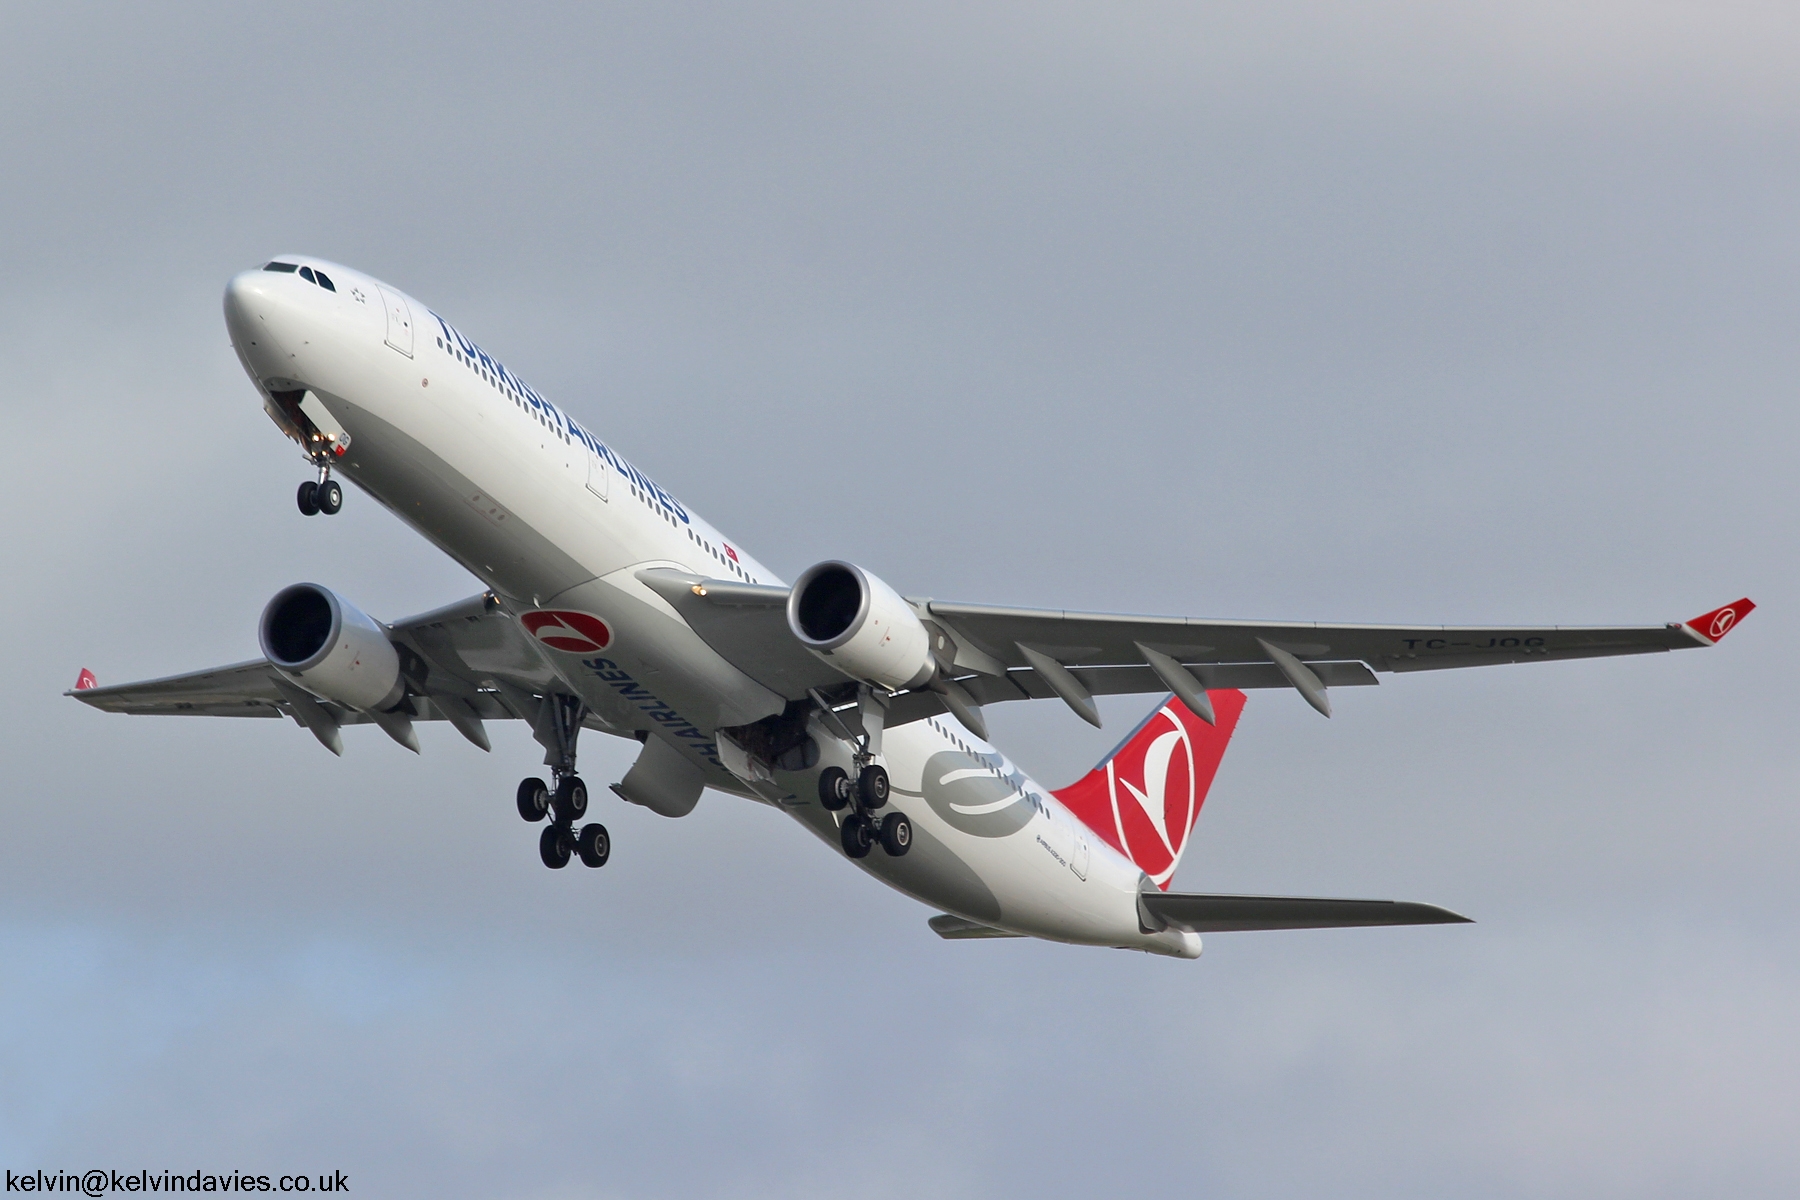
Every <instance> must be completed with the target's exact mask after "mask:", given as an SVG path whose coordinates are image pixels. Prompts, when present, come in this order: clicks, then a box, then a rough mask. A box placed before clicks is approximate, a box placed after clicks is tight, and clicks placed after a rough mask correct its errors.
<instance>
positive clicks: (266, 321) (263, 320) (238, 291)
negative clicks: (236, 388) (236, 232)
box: [225, 270, 290, 380]
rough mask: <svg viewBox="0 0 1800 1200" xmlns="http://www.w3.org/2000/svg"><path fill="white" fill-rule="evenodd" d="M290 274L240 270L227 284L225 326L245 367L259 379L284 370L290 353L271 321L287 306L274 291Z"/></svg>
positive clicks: (275, 321) (277, 319)
mask: <svg viewBox="0 0 1800 1200" xmlns="http://www.w3.org/2000/svg"><path fill="white" fill-rule="evenodd" d="M286 282H287V277H284V276H281V275H276V274H273V273H271V272H268V271H260V270H253V271H240V272H239V273H238V274H236V275H234V276H232V278H231V282H230V283H228V284H226V285H225V328H226V330H227V332H229V333H230V334H231V344H232V346H233V347H234V348H235V349H236V350H237V352H238V357H239V358H241V359H243V360H244V369H245V370H246V371H248V372H250V374H251V376H252V377H254V378H256V379H258V380H266V379H269V378H271V377H275V376H279V375H281V374H283V368H284V367H285V366H286V364H287V361H288V359H289V357H290V356H289V354H288V352H287V350H286V348H285V347H283V346H282V344H281V340H280V338H279V337H278V336H277V334H276V330H275V329H274V328H272V325H274V324H277V323H278V322H279V317H280V309H281V308H282V307H284V306H283V305H282V304H281V302H280V300H279V298H278V297H277V296H275V295H274V294H273V293H274V292H275V291H276V290H277V288H278V286H279V285H280V284H282V283H286Z"/></svg>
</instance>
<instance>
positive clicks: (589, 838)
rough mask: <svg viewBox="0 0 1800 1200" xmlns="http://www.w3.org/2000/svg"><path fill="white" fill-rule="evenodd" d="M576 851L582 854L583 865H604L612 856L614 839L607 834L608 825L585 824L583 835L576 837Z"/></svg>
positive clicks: (582, 829)
mask: <svg viewBox="0 0 1800 1200" xmlns="http://www.w3.org/2000/svg"><path fill="white" fill-rule="evenodd" d="M575 851H576V853H578V854H580V855H581V861H582V863H583V865H585V866H589V867H604V866H605V865H606V860H607V859H608V858H610V857H612V839H611V838H610V837H608V836H607V835H606V826H604V825H583V826H582V827H581V836H580V837H578V838H576V839H575Z"/></svg>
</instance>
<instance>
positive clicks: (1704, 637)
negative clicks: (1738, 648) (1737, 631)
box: [1687, 596, 1756, 646]
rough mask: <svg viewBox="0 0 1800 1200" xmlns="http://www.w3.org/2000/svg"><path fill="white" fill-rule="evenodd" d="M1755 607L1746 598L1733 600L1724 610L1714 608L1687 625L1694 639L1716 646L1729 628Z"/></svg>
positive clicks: (1729, 630)
mask: <svg viewBox="0 0 1800 1200" xmlns="http://www.w3.org/2000/svg"><path fill="white" fill-rule="evenodd" d="M1755 607H1756V605H1754V604H1752V603H1751V602H1750V597H1748V596H1746V597H1744V598H1743V599H1742V600H1734V601H1732V602H1731V603H1730V604H1727V605H1726V606H1725V607H1724V608H1715V609H1713V610H1712V611H1711V612H1709V613H1702V614H1701V615H1700V616H1697V617H1695V618H1694V619H1693V620H1691V621H1689V622H1688V623H1687V627H1688V628H1689V629H1690V630H1692V631H1693V634H1694V636H1695V637H1697V638H1699V639H1700V640H1701V641H1703V642H1705V643H1706V644H1707V645H1708V646H1716V645H1718V643H1719V639H1721V638H1723V637H1724V636H1725V635H1726V634H1727V633H1730V632H1731V627H1732V626H1733V625H1736V624H1737V623H1738V622H1739V621H1741V620H1743V619H1744V618H1745V617H1747V616H1749V615H1750V611H1751V610H1752V609H1754V608H1755Z"/></svg>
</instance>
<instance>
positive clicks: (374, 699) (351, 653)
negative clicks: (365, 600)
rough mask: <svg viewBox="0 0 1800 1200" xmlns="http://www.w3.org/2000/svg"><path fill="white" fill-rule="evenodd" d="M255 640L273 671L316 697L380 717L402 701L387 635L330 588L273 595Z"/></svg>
mask: <svg viewBox="0 0 1800 1200" xmlns="http://www.w3.org/2000/svg"><path fill="white" fill-rule="evenodd" d="M256 634H257V641H259V642H260V643H262V652H263V654H265V655H266V656H267V657H268V659H269V661H270V662H271V663H273V664H274V666H275V669H276V670H278V671H280V672H281V673H282V674H283V675H285V676H287V677H288V678H289V679H291V680H293V681H294V682H295V683H297V684H299V685H300V686H301V687H303V688H305V689H306V690H307V691H309V692H311V693H312V694H313V695H315V696H319V697H321V698H323V699H326V700H331V701H334V702H336V703H338V704H342V705H345V706H347V707H349V708H354V709H356V710H358V711H359V712H380V711H382V710H384V709H388V708H391V707H393V706H394V705H395V704H398V703H399V702H400V698H401V697H402V696H403V695H405V692H406V685H405V684H404V683H402V682H401V679H400V656H399V655H398V654H396V653H395V652H394V647H393V644H392V643H390V642H389V641H388V638H387V634H386V633H385V632H384V631H383V630H382V628H381V626H380V625H378V624H376V623H375V621H374V620H373V619H371V618H370V617H368V616H367V615H365V614H364V613H363V612H362V611H361V610H360V609H358V608H357V607H356V606H355V605H353V604H351V603H350V602H349V601H348V600H345V599H342V598H341V597H339V596H338V595H337V593H335V592H333V591H332V590H331V589H330V588H324V587H320V586H319V585H318V584H316V583H296V584H294V585H293V586H292V587H286V588H283V589H281V590H280V591H279V592H276V593H275V598H274V599H273V600H271V601H269V604H268V607H266V608H264V609H263V614H262V620H261V621H260V622H258V624H257V627H256Z"/></svg>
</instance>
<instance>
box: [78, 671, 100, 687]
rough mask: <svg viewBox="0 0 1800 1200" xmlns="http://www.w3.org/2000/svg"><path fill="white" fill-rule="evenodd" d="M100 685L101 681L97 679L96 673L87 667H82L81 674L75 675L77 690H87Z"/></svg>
mask: <svg viewBox="0 0 1800 1200" xmlns="http://www.w3.org/2000/svg"><path fill="white" fill-rule="evenodd" d="M99 686H100V681H99V680H98V679H95V678H94V673H93V672H92V671H90V670H88V669H87V668H86V667H83V668H81V674H79V675H77V676H76V677H75V690H76V691H78V692H85V691H87V690H88V689H89V688H91V687H99Z"/></svg>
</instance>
